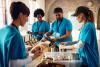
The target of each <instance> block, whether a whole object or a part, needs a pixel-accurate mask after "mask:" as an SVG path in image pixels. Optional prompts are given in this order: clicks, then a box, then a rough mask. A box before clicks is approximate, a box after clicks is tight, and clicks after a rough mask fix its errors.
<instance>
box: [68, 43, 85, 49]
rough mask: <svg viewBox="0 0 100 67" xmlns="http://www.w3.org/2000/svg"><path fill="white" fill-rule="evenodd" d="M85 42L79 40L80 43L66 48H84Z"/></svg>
mask: <svg viewBox="0 0 100 67" xmlns="http://www.w3.org/2000/svg"><path fill="white" fill-rule="evenodd" d="M83 46H84V43H83V42H82V41H78V43H76V44H74V45H71V46H66V49H79V48H83Z"/></svg>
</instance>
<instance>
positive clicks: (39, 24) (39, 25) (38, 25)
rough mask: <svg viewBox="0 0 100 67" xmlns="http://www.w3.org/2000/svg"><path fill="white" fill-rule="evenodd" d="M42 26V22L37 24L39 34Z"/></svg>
mask: <svg viewBox="0 0 100 67" xmlns="http://www.w3.org/2000/svg"><path fill="white" fill-rule="evenodd" d="M41 25H42V21H41V22H37V28H38V32H39V29H40V27H41Z"/></svg>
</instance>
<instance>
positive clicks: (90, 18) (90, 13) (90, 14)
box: [88, 10, 94, 22]
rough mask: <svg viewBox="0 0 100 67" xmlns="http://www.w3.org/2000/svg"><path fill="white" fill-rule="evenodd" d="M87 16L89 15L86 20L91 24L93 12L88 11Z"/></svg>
mask: <svg viewBox="0 0 100 67" xmlns="http://www.w3.org/2000/svg"><path fill="white" fill-rule="evenodd" d="M88 14H89V17H88V20H89V21H91V22H94V15H93V12H92V11H91V10H88Z"/></svg>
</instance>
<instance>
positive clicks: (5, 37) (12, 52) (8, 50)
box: [0, 26, 27, 67]
mask: <svg viewBox="0 0 100 67" xmlns="http://www.w3.org/2000/svg"><path fill="white" fill-rule="evenodd" d="M25 58H27V53H26V49H25V45H24V42H23V38H22V36H21V35H20V32H19V30H18V29H16V27H14V26H6V27H5V28H3V29H1V30H0V67H9V60H17V59H25Z"/></svg>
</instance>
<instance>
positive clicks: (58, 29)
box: [46, 7, 72, 51]
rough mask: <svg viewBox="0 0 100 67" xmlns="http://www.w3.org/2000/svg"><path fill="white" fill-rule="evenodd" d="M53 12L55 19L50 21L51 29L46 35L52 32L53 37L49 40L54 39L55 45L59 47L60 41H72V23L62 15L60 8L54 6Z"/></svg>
mask: <svg viewBox="0 0 100 67" xmlns="http://www.w3.org/2000/svg"><path fill="white" fill-rule="evenodd" d="M54 14H55V16H56V20H55V21H54V22H53V23H52V26H51V29H50V31H49V32H48V33H46V35H47V37H48V36H50V35H52V34H53V36H54V38H51V40H52V41H54V42H55V44H56V47H57V48H59V43H60V42H66V41H67V42H68V41H72V34H71V32H72V24H71V22H70V21H69V20H68V19H66V18H64V17H63V9H62V8H60V7H57V8H55V9H54ZM57 51H58V50H57Z"/></svg>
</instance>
